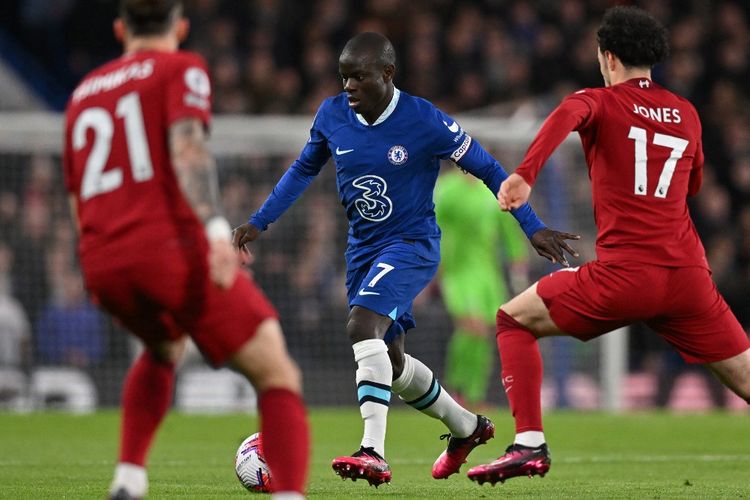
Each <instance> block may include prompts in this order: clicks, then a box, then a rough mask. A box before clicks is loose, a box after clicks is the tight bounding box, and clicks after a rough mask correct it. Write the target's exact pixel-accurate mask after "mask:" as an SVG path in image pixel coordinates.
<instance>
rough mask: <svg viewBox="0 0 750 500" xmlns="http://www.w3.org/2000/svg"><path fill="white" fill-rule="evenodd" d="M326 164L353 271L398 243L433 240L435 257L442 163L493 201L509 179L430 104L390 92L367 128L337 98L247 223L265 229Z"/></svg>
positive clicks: (524, 216) (525, 215)
mask: <svg viewBox="0 0 750 500" xmlns="http://www.w3.org/2000/svg"><path fill="white" fill-rule="evenodd" d="M330 157H333V160H334V163H335V166H336V184H337V188H338V193H339V198H340V201H341V204H342V205H343V207H344V209H345V211H346V216H347V219H348V220H349V237H348V248H347V252H346V257H347V263H348V266H349V267H350V268H351V267H357V266H359V265H362V264H365V263H367V262H368V260H369V259H370V258H371V257H372V256H373V255H374V254H375V253H377V252H378V251H379V250H380V249H381V248H383V247H385V246H387V245H389V244H390V243H392V242H394V241H398V240H403V239H415V240H416V239H434V240H435V244H434V245H433V246H434V248H435V251H436V252H439V245H438V244H437V242H438V241H439V238H440V229H439V228H438V225H437V222H436V219H435V210H434V209H435V205H434V203H433V198H432V194H433V190H434V188H435V182H436V180H437V176H438V172H439V170H440V160H441V159H451V160H453V161H454V162H456V163H457V164H458V165H459V166H460V167H461V168H462V169H464V170H465V171H467V172H469V173H471V174H473V175H475V176H476V177H478V178H480V179H482V180H483V181H484V183H485V184H486V185H487V187H488V188H489V189H490V190H491V191H492V193H493V195H494V194H496V193H497V191H498V189H499V187H500V183H501V182H502V181H503V180H504V179H505V178H506V177H507V174H506V173H505V171H504V170H503V169H502V167H501V166H500V165H499V163H498V162H497V161H496V160H495V159H494V158H493V157H492V156H491V155H489V153H487V152H486V151H485V150H484V148H482V147H481V145H479V143H478V142H477V141H475V140H473V139H472V137H471V136H470V135H469V134H467V133H466V132H465V131H464V130H463V128H461V126H460V125H459V124H458V123H457V122H456V121H455V120H453V119H452V118H451V117H450V116H448V115H447V114H445V113H443V112H442V111H441V110H439V109H438V108H436V107H435V106H434V105H433V104H432V103H430V102H429V101H427V100H425V99H421V98H419V97H414V96H411V95H409V94H407V93H406V92H400V91H399V90H398V89H395V91H394V96H393V99H392V100H391V103H390V105H389V106H388V108H387V109H386V110H385V111H384V112H383V114H382V115H381V116H380V118H379V119H378V120H377V121H376V122H375V123H373V124H372V125H370V124H367V122H366V121H365V120H364V118H363V117H361V116H360V115H357V114H356V113H355V112H354V111H352V110H351V109H350V108H349V103H348V101H347V96H346V94H345V93H341V94H339V95H337V96H334V97H330V98H328V99H326V100H325V101H324V102H323V103H322V105H321V106H320V108H319V109H318V113H317V114H316V116H315V119H314V120H313V125H312V128H311V130H310V139H309V141H308V142H307V144H306V145H305V147H304V149H303V150H302V153H301V154H300V156H299V158H298V159H297V160H296V161H295V162H294V163H293V164H292V166H291V167H290V168H289V170H288V171H287V172H286V173H285V174H284V177H282V179H281V180H280V181H279V183H278V184H277V185H276V187H275V188H274V190H273V192H272V193H271V195H270V196H269V197H268V199H267V200H266V202H265V203H264V204H263V206H262V207H261V208H260V210H258V212H256V213H255V214H254V215H253V216H252V217H251V218H250V223H251V224H253V225H254V226H256V227H258V228H260V229H263V230H265V229H266V228H267V226H268V224H270V223H271V222H273V221H275V220H276V219H277V218H278V217H279V216H281V214H282V213H283V212H284V211H285V210H286V209H287V208H289V206H291V204H292V203H293V202H294V201H295V200H296V199H297V197H299V195H300V194H301V193H302V192H303V191H304V189H305V188H306V187H307V186H308V185H309V183H310V182H311V181H312V179H313V178H314V177H315V176H316V175H318V173H319V172H320V170H321V168H322V167H323V166H324V165H325V164H326V163H327V161H328V159H329V158H330ZM514 215H515V216H516V218H517V219H518V220H519V222H520V223H521V226H522V227H523V229H524V231H525V232H526V234H527V235H528V236H529V237H530V236H531V235H532V234H533V233H535V232H536V231H538V230H539V229H542V228H544V227H545V226H544V225H543V224H542V222H541V221H540V220H539V219H538V218H537V217H536V215H535V214H534V213H533V211H532V210H531V209H530V207H528V205H526V206H524V207H521V208H520V209H518V210H516V211H514Z"/></svg>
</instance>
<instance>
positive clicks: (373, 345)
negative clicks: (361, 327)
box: [352, 339, 388, 363]
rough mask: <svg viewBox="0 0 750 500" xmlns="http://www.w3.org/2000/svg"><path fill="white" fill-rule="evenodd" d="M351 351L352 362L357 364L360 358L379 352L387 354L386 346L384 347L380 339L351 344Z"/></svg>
mask: <svg viewBox="0 0 750 500" xmlns="http://www.w3.org/2000/svg"><path fill="white" fill-rule="evenodd" d="M352 350H353V351H354V361H355V362H357V363H359V361H360V360H361V359H362V358H366V357H368V356H373V355H375V354H379V353H381V352H386V353H387V352H388V346H386V345H385V342H383V341H382V340H381V339H367V340H360V341H359V342H357V343H356V344H352Z"/></svg>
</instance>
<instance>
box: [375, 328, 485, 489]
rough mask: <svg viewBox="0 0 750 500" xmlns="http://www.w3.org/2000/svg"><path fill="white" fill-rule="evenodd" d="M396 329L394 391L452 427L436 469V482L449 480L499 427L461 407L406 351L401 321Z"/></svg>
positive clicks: (391, 352) (390, 349)
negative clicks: (474, 450)
mask: <svg viewBox="0 0 750 500" xmlns="http://www.w3.org/2000/svg"><path fill="white" fill-rule="evenodd" d="M393 328H398V329H399V330H400V331H401V333H400V334H399V335H396V336H394V337H393V338H392V340H391V341H390V342H389V343H388V355H389V356H390V357H391V360H392V362H393V366H394V381H393V392H394V393H396V394H398V395H399V397H400V398H401V399H402V400H404V401H405V402H406V403H407V404H408V405H409V406H411V407H412V408H414V409H416V410H419V411H420V412H422V413H424V414H425V415H428V416H430V417H432V418H436V419H438V420H440V421H441V422H443V424H445V426H446V427H447V428H448V431H449V434H445V435H443V436H442V438H447V439H448V446H447V449H446V450H445V451H444V452H443V453H442V454H441V455H440V456H439V457H438V459H437V460H436V461H435V463H434V465H433V467H432V476H433V477H434V478H435V479H445V478H447V477H448V476H450V475H451V474H455V473H456V472H458V470H459V469H460V467H461V465H462V464H463V463H464V462H465V461H466V457H467V456H468V455H469V453H470V452H471V451H472V450H473V449H474V448H475V447H476V446H479V445H480V444H484V443H486V442H487V440H489V439H491V438H492V437H493V436H494V433H495V426H494V425H493V424H492V422H490V420H489V419H488V418H486V417H483V416H480V415H475V414H474V413H472V412H470V411H469V410H467V409H466V408H464V407H462V406H461V405H459V404H458V403H457V402H456V400H454V399H453V397H451V395H450V394H449V393H448V391H446V390H445V389H443V387H442V386H441V385H440V382H439V381H438V379H437V378H436V377H435V375H434V374H433V372H432V370H430V368H428V367H427V365H425V364H424V363H422V362H421V361H420V360H418V359H416V358H414V357H412V356H410V355H409V354H406V353H405V352H404V341H405V334H404V333H403V329H402V328H400V327H399V323H398V322H395V323H394V327H393Z"/></svg>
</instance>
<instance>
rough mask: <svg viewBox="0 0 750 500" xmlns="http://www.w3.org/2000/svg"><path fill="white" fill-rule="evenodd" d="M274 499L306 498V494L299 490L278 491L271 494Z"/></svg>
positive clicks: (291, 499) (301, 499)
mask: <svg viewBox="0 0 750 500" xmlns="http://www.w3.org/2000/svg"><path fill="white" fill-rule="evenodd" d="M271 499H272V500H305V495H303V494H302V493H299V492H297V491H277V492H276V493H274V494H273V495H271Z"/></svg>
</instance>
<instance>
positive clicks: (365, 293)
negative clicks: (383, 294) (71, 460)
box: [359, 288, 380, 295]
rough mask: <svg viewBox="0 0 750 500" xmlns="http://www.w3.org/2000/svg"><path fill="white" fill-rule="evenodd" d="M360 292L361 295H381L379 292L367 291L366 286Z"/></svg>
mask: <svg viewBox="0 0 750 500" xmlns="http://www.w3.org/2000/svg"><path fill="white" fill-rule="evenodd" d="M359 294H360V295H380V294H379V293H378V292H367V291H365V289H364V288H363V289H361V290H360V291H359Z"/></svg>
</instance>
